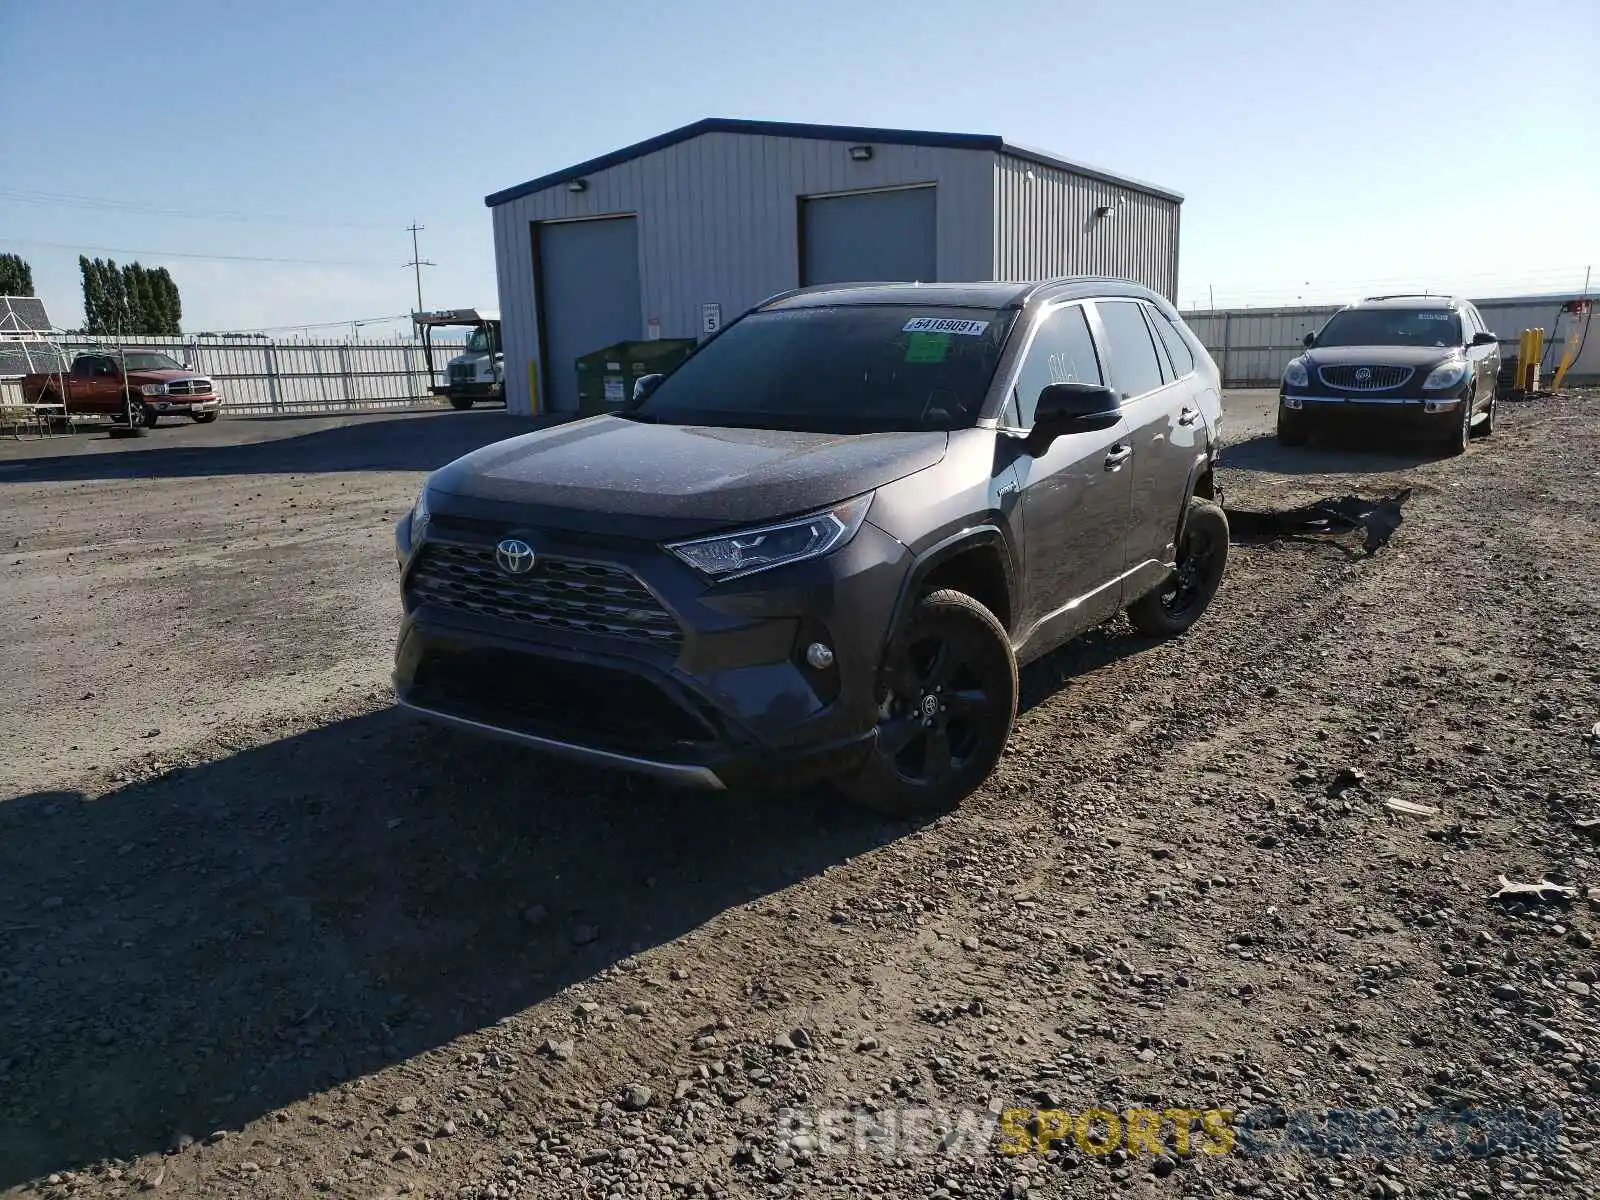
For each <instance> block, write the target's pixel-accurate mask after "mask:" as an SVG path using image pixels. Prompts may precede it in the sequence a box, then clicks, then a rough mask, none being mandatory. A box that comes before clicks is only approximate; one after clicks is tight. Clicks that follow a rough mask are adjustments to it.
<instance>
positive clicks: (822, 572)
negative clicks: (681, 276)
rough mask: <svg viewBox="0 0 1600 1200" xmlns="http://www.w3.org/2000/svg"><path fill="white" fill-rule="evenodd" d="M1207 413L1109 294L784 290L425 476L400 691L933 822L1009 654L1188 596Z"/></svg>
mask: <svg viewBox="0 0 1600 1200" xmlns="http://www.w3.org/2000/svg"><path fill="white" fill-rule="evenodd" d="M1220 418H1221V398H1220V393H1219V385H1218V378H1217V371H1216V368H1215V366H1214V365H1213V364H1212V361H1211V359H1210V358H1209V357H1208V356H1207V354H1206V352H1205V350H1204V349H1203V348H1202V347H1201V345H1200V343H1199V342H1198V341H1197V340H1196V339H1195V337H1194V336H1193V334H1191V333H1190V332H1189V331H1188V329H1187V328H1186V327H1185V326H1184V324H1183V322H1182V320H1181V319H1180V318H1179V316H1178V314H1177V313H1176V312H1175V311H1174V310H1173V308H1172V306H1171V305H1169V304H1168V303H1167V302H1166V301H1165V300H1164V299H1162V298H1161V297H1159V296H1157V295H1156V294H1154V293H1153V292H1151V291H1148V290H1146V289H1145V288H1142V287H1139V286H1137V285H1134V284H1131V283H1124V282H1120V281H1115V280H1107V279H1085V278H1074V279H1063V280H1055V281H1052V282H1049V283H1043V284H1027V285H1024V284H1003V283H976V284H936V285H918V284H860V285H851V286H833V287H820V288H810V289H805V290H801V291H798V292H792V293H786V294H784V295H782V296H779V297H776V298H774V299H772V300H770V301H767V302H766V303H764V304H762V305H759V306H758V307H757V308H755V309H754V310H752V311H751V312H749V313H747V314H746V315H745V316H743V317H742V318H740V319H739V320H737V321H735V322H733V323H732V324H730V325H729V326H727V327H726V328H725V329H723V330H722V331H721V332H720V333H719V334H717V335H716V336H714V337H712V338H711V339H709V340H708V341H706V342H705V343H703V344H702V345H701V346H700V347H699V348H698V350H697V351H696V352H695V353H694V354H693V355H692V356H691V357H690V358H689V359H688V360H687V361H686V362H685V363H684V364H683V365H682V366H680V367H679V368H678V369H677V370H676V371H674V372H673V373H672V374H671V375H670V376H667V377H665V378H663V377H660V376H647V377H646V378H644V379H642V380H640V381H639V384H638V386H637V387H636V389H635V393H634V397H633V400H632V402H631V405H630V406H629V407H628V408H627V409H626V410H624V411H623V412H621V413H620V414H618V415H606V416H598V417H592V418H589V419H587V420H582V421H577V422H574V423H571V424H566V425H561V426H556V427H553V428H549V429H544V430H540V431H538V432H534V433H529V434H525V435H523V436H520V437H515V438H512V439H510V440H508V441H503V442H498V443H496V444H493V445H490V446H485V447H483V448H482V449H480V450H477V451H474V452H473V453H471V454H468V455H466V456H465V457H463V458H460V459H458V460H456V461H455V462H453V463H451V464H449V465H448V466H445V467H443V468H441V469H439V470H437V471H435V472H434V473H433V474H432V475H430V476H429V477H428V479H427V481H426V483H425V486H424V488H423V491H422V494H421V496H420V497H419V499H418V500H417V502H416V505H415V507H414V508H413V509H412V511H411V512H410V513H408V514H407V515H406V516H405V517H404V518H403V519H402V520H401V521H400V523H399V525H398V527H397V529H396V539H397V547H396V549H397V554H398V557H399V560H400V565H401V578H402V592H403V597H404V609H405V614H404V618H403V620H402V623H401V628H400V636H399V644H398V648H397V651H396V670H395V683H396V688H397V692H398V698H399V702H400V703H401V704H402V705H403V706H404V707H406V708H409V709H412V710H414V711H416V712H418V713H421V714H423V715H425V716H427V717H430V718H433V719H435V720H438V721H441V722H444V723H446V724H449V725H452V726H456V727H458V728H461V729H465V730H471V731H475V732H478V733H484V734H490V735H495V736H499V737H502V738H508V739H511V740H512V741H515V742H520V743H522V744H524V745H528V746H533V747H536V748H539V749H542V750H545V751H549V752H552V753H557V754H563V755H568V756H571V757H575V758H579V759H584V760H587V761H590V762H593V763H599V764H603V765H609V766H614V767H622V768H627V769H631V770H635V771H640V772H645V773H648V774H652V775H655V776H660V777H665V778H668V779H673V780H679V781H682V782H686V783H692V784H699V785H704V786H710V787H728V786H733V785H736V784H739V783H742V782H744V781H747V780H761V779H780V780H787V781H797V780H801V779H811V778H818V777H831V778H833V779H835V780H837V781H838V782H839V783H840V784H841V785H842V786H843V787H844V789H845V790H846V791H847V792H848V793H850V794H851V795H853V796H855V797H856V798H858V799H859V800H861V801H863V802H864V803H867V804H869V805H872V806H874V807H876V808H878V809H880V810H883V811H888V812H894V813H911V812H917V811H927V810H936V809H939V808H943V807H947V806H950V805H952V804H955V803H957V802H959V801H960V799H961V798H962V797H964V796H965V795H966V794H967V793H969V792H970V791H971V790H972V789H973V788H975V787H976V786H977V785H978V784H979V783H980V782H981V781H982V780H983V779H984V778H985V777H986V776H987V775H988V774H989V772H990V771H991V769H992V768H993V767H994V765H995V763H996V761H997V760H998V758H999V757H1000V754H1001V752H1002V750H1003V749H1004V747H1005V743H1006V739H1007V737H1008V736H1009V734H1010V731H1011V727H1012V724H1013V722H1014V720H1015V718H1016V711H1017V667H1018V663H1019V662H1026V661H1027V660H1029V659H1033V658H1037V657H1039V656H1040V655H1042V654H1044V653H1046V652H1047V651H1049V650H1050V649H1052V648H1053V647H1056V646H1058V645H1060V644H1061V643H1062V642H1063V641H1065V640H1067V639H1068V638H1071V637H1073V636H1075V635H1077V634H1079V633H1081V632H1083V631H1084V630H1086V629H1088V628H1089V627H1091V626H1094V625H1097V624H1100V623H1102V622H1105V621H1107V620H1108V619H1110V618H1111V617H1114V616H1115V615H1116V614H1117V612H1118V611H1119V610H1121V609H1126V610H1127V612H1128V616H1129V618H1130V619H1131V621H1132V623H1133V625H1134V626H1135V627H1137V628H1138V629H1139V630H1142V631H1144V632H1145V633H1148V634H1154V635H1171V634H1176V633H1180V632H1182V631H1183V630H1185V629H1187V628H1188V627H1189V626H1190V625H1191V624H1192V623H1193V622H1194V621H1195V620H1196V618H1198V617H1199V616H1200V614H1201V613H1202V612H1203V611H1204V610H1205V608H1206V606H1207V605H1208V604H1209V603H1210V601H1211V598H1212V595H1213V593H1214V592H1215V591H1216V589H1217V586H1218V584H1219V582H1220V580H1221V578H1222V574H1223V568H1224V565H1225V563H1226V559H1227V553H1228V527H1227V521H1226V518H1225V517H1224V515H1223V512H1222V509H1221V507H1220V506H1219V505H1218V504H1217V503H1215V500H1216V493H1215V483H1214V477H1213V472H1214V468H1215V465H1216V458H1217V451H1218V426H1219V422H1220Z"/></svg>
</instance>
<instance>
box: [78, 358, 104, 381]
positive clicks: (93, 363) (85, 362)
mask: <svg viewBox="0 0 1600 1200" xmlns="http://www.w3.org/2000/svg"><path fill="white" fill-rule="evenodd" d="M99 363H100V360H99V359H97V358H95V357H94V355H92V354H82V355H79V356H78V357H77V358H75V359H73V360H72V373H73V374H74V375H75V376H77V377H78V378H79V379H92V378H94V372H95V368H96V367H97V366H99Z"/></svg>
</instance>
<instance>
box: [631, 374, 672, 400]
mask: <svg viewBox="0 0 1600 1200" xmlns="http://www.w3.org/2000/svg"><path fill="white" fill-rule="evenodd" d="M665 378H666V376H665V375H663V374H661V373H660V372H657V373H656V374H654V375H641V376H639V378H637V379H635V380H634V381H633V402H634V403H635V404H643V403H644V402H645V401H646V400H648V399H649V398H650V393H651V392H653V391H655V390H656V389H657V388H658V387H660V386H661V381H662V380H663V379H665Z"/></svg>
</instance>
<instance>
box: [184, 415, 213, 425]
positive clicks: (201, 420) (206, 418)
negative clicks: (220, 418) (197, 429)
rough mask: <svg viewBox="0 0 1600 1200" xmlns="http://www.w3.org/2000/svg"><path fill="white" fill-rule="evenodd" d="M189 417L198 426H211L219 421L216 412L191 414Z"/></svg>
mask: <svg viewBox="0 0 1600 1200" xmlns="http://www.w3.org/2000/svg"><path fill="white" fill-rule="evenodd" d="M189 415H190V416H191V417H193V418H194V423H195V424H196V425H209V424H211V422H213V421H215V420H216V419H217V414H216V413H215V412H202V413H190V414H189Z"/></svg>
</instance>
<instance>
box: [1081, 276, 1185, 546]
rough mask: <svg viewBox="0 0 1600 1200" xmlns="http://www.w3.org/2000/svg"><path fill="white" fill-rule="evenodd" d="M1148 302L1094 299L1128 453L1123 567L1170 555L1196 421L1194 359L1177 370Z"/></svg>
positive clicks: (1098, 333) (1097, 338) (1098, 335)
mask: <svg viewBox="0 0 1600 1200" xmlns="http://www.w3.org/2000/svg"><path fill="white" fill-rule="evenodd" d="M1146 308H1147V305H1145V304H1144V303H1143V302H1142V301H1140V300H1137V299H1133V298H1129V299H1117V298H1106V299H1099V300H1096V301H1095V302H1094V315H1095V317H1096V319H1097V322H1098V325H1099V329H1098V331H1097V336H1096V340H1097V341H1098V343H1099V345H1100V347H1101V351H1102V353H1103V354H1104V356H1105V360H1106V369H1107V371H1108V373H1109V375H1110V377H1111V386H1112V387H1114V388H1115V389H1116V390H1117V391H1119V392H1121V393H1122V415H1123V419H1124V420H1125V421H1126V422H1127V437H1128V444H1129V445H1130V446H1131V447H1132V448H1133V457H1132V458H1131V459H1130V460H1129V463H1128V468H1129V474H1130V476H1131V478H1130V480H1129V486H1130V489H1131V499H1130V509H1129V517H1128V539H1127V557H1126V560H1125V563H1124V568H1123V569H1124V570H1134V569H1136V568H1137V567H1139V566H1140V565H1142V564H1144V563H1147V562H1149V561H1151V560H1154V561H1157V562H1171V561H1172V558H1173V554H1174V552H1175V551H1174V543H1175V542H1176V539H1177V532H1178V518H1179V515H1180V513H1181V510H1182V506H1183V500H1184V490H1185V489H1186V488H1187V486H1188V482H1189V463H1190V460H1191V458H1192V454H1193V452H1192V449H1191V447H1192V446H1193V443H1194V440H1195V434H1196V430H1197V429H1198V428H1199V427H1200V425H1199V417H1200V413H1199V409H1198V407H1197V404H1198V402H1197V401H1196V400H1195V399H1194V398H1192V397H1191V396H1190V395H1189V393H1190V391H1191V390H1192V388H1193V385H1194V379H1195V375H1194V363H1193V360H1192V359H1191V360H1190V361H1189V362H1187V363H1185V364H1182V365H1183V366H1184V367H1185V369H1186V373H1185V374H1184V375H1183V376H1182V377H1181V378H1179V377H1177V373H1176V371H1175V370H1174V368H1173V366H1172V363H1171V361H1170V359H1169V358H1168V356H1167V352H1166V349H1165V347H1164V346H1163V345H1162V344H1161V341H1160V339H1159V338H1158V337H1157V335H1156V333H1155V331H1154V330H1153V329H1152V328H1151V327H1150V321H1149V319H1148V318H1147V317H1146V315H1145V310H1146Z"/></svg>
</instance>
